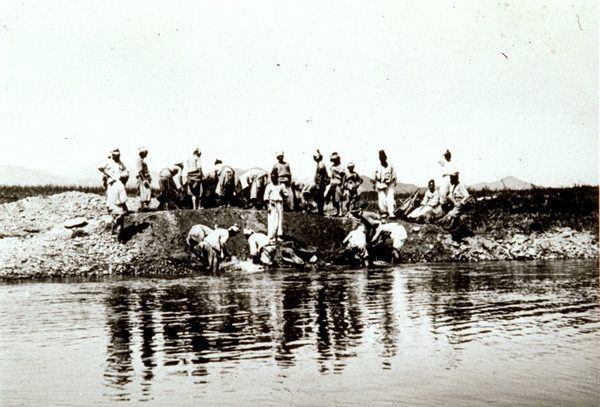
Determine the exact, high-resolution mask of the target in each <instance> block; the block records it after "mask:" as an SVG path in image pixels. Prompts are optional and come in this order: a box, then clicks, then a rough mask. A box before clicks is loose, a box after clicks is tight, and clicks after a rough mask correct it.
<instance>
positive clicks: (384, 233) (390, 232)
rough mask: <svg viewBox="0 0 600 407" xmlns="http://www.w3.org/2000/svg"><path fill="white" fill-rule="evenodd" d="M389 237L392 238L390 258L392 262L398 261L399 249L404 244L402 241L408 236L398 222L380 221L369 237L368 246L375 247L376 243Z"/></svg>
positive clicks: (399, 258) (399, 257)
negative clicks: (370, 237)
mask: <svg viewBox="0 0 600 407" xmlns="http://www.w3.org/2000/svg"><path fill="white" fill-rule="evenodd" d="M386 237H389V238H390V239H391V240H392V253H391V254H392V260H393V262H394V263H398V262H400V260H401V256H400V250H401V249H402V246H404V242H405V241H406V238H407V237H408V235H407V233H406V229H404V226H402V225H401V224H399V223H396V222H390V223H382V224H380V225H379V226H377V229H375V234H374V235H373V238H372V239H371V243H370V246H371V247H375V246H377V245H378V244H381V243H383V241H384V239H385V238H386Z"/></svg>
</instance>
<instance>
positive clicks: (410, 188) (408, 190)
mask: <svg viewBox="0 0 600 407" xmlns="http://www.w3.org/2000/svg"><path fill="white" fill-rule="evenodd" d="M360 177H361V178H362V180H363V183H362V184H361V185H360V187H358V193H359V194H361V193H363V192H365V191H373V178H370V177H367V176H366V175H361V176H360ZM417 189H419V187H418V186H416V185H413V184H404V183H402V182H398V183H396V193H397V194H412V193H413V192H415V191H416V190H417Z"/></svg>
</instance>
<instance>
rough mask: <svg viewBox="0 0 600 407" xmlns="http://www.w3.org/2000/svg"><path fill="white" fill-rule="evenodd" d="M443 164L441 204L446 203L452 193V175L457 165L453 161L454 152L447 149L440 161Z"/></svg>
mask: <svg viewBox="0 0 600 407" xmlns="http://www.w3.org/2000/svg"><path fill="white" fill-rule="evenodd" d="M438 164H440V165H441V166H442V184H441V185H440V205H444V204H445V203H446V201H447V200H448V195H449V194H450V176H451V175H452V174H454V173H455V172H456V167H455V166H454V163H453V162H452V153H451V152H450V150H446V152H445V153H444V155H443V156H442V158H440V160H439V161H438Z"/></svg>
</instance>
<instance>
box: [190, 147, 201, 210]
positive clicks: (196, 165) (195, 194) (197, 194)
mask: <svg viewBox="0 0 600 407" xmlns="http://www.w3.org/2000/svg"><path fill="white" fill-rule="evenodd" d="M201 155H202V152H201V151H200V149H199V148H195V149H194V152H193V153H192V156H191V157H190V158H188V160H187V163H186V164H187V165H186V171H187V187H188V190H187V192H188V195H190V196H191V197H192V208H193V209H202V202H201V199H202V192H203V191H202V181H203V180H204V174H203V173H202V161H200V156H201Z"/></svg>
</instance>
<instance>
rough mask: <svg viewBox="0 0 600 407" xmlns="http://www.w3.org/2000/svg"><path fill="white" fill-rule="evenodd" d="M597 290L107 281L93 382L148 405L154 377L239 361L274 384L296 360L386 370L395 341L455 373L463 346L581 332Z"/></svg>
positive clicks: (444, 283)
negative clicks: (100, 355)
mask: <svg viewBox="0 0 600 407" xmlns="http://www.w3.org/2000/svg"><path fill="white" fill-rule="evenodd" d="M597 284H598V278H597V275H594V274H593V271H592V272H591V273H590V270H589V268H588V269H587V270H578V269H577V266H576V265H574V266H569V267H567V268H566V269H565V268H564V267H563V268H561V267H559V266H556V268H553V266H552V265H544V266H543V267H537V266H536V265H535V264H533V265H532V266H530V267H527V268H524V267H519V266H517V265H515V264H509V263H507V264H495V265H493V266H492V265H480V266H472V265H471V266H469V267H465V266H464V265H438V266H428V267H423V266H405V267H399V268H390V269H384V270H354V271H339V272H336V271H328V272H307V273H291V272H287V273H286V272H273V273H270V274H262V275H249V276H244V275H229V276H227V275H226V276H219V277H214V276H211V277H207V276H199V277H195V278H188V279H182V280H157V281H152V282H148V281H141V280H137V281H123V282H120V283H113V284H111V285H110V286H109V288H108V289H107V293H106V296H105V301H104V302H105V306H106V328H107V332H108V336H107V338H108V344H107V349H106V355H107V359H106V366H105V371H104V378H105V384H106V386H107V387H108V388H110V389H112V392H111V397H113V399H116V400H128V399H129V398H130V397H131V396H130V395H131V394H132V393H135V394H137V393H138V392H137V391H135V390H133V387H135V386H138V385H139V394H141V395H142V397H141V400H151V399H152V398H153V397H154V394H155V392H154V391H153V389H152V386H153V385H154V382H156V381H157V380H164V377H165V376H167V377H168V376H189V377H191V378H193V382H194V383H196V384H201V385H202V384H207V383H210V382H211V380H212V381H214V380H215V377H217V376H226V375H228V374H229V373H230V372H232V371H236V369H240V366H241V364H243V362H244V361H249V360H251V361H252V363H253V365H252V366H256V364H264V365H265V366H271V365H273V366H276V367H277V368H278V369H279V372H280V373H279V374H280V375H282V377H285V376H286V373H285V372H286V371H287V370H288V369H290V368H291V367H294V366H296V365H297V364H302V363H307V362H314V363H315V364H316V371H318V372H320V373H321V374H330V373H333V374H341V373H343V372H344V369H346V367H347V365H348V364H349V363H350V361H351V360H352V359H353V358H359V357H361V356H362V355H364V354H365V353H369V352H371V351H372V353H373V354H374V355H376V357H377V358H378V359H379V362H380V368H381V369H383V370H391V369H394V363H395V361H396V360H397V356H398V355H399V354H401V353H402V352H403V350H402V349H404V348H402V347H401V345H402V344H403V343H404V344H405V345H404V346H405V347H407V350H406V351H407V352H409V351H414V348H415V346H416V345H414V342H415V341H416V342H419V341H420V340H422V341H423V342H427V341H429V342H431V339H433V342H432V343H433V344H434V345H432V346H431V351H432V352H433V353H435V352H439V353H441V354H442V355H443V358H445V363H444V367H445V368H446V369H455V368H457V367H458V366H460V364H461V363H462V360H463V351H464V349H465V347H466V346H467V344H469V343H471V342H472V341H479V342H486V340H489V341H490V342H491V343H493V342H494V341H499V340H501V339H503V338H511V339H512V338H515V337H516V336H519V335H530V334H532V333H533V334H537V333H540V332H542V333H543V332H547V331H549V332H551V333H552V334H553V335H559V336H569V335H573V334H574V333H579V334H582V333H583V334H585V333H593V332H594V329H597V328H598V326H599V323H598V314H597V312H594V311H595V310H597V307H598V305H597V290H596V288H597ZM422 327H426V332H425V333H423V332H420V331H419V329H421V328H422ZM419 335H420V336H419ZM428 335H430V336H431V338H428ZM415 337H416V338H420V339H415ZM411 346H412V348H411V349H412V350H408V347H411ZM369 349H370V350H369ZM244 366H248V365H244ZM157 375H162V377H157Z"/></svg>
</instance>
